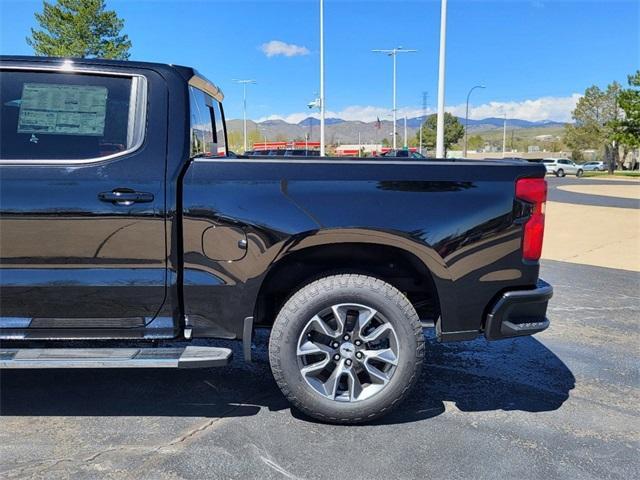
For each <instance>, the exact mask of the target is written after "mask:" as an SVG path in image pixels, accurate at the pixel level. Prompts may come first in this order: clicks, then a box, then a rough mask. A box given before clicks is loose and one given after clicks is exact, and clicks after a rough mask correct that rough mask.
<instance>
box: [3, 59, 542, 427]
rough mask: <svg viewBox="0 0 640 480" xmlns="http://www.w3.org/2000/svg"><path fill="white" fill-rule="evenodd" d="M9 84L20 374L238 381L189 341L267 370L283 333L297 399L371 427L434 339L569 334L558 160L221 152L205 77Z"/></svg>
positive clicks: (66, 76) (46, 75)
mask: <svg viewBox="0 0 640 480" xmlns="http://www.w3.org/2000/svg"><path fill="white" fill-rule="evenodd" d="M0 80H1V81H0V108H1V110H0V112H1V117H0V120H1V121H0V269H1V270H0V272H1V275H0V305H1V306H2V308H1V310H0V340H2V342H3V343H2V347H1V348H0V367H3V368H14V369H20V368H124V367H136V368H188V367H205V368H209V367H218V366H222V365H227V364H228V362H229V361H230V359H231V355H232V350H231V349H229V348H226V347H222V346H213V345H212V343H210V342H209V343H207V346H194V345H193V344H191V343H190V342H192V341H193V340H194V339H202V338H208V339H212V338H213V339H215V338H218V339H226V340H241V341H242V342H243V347H242V351H243V356H244V358H245V360H247V361H250V359H251V344H252V335H253V331H254V328H255V327H264V328H268V329H271V334H270V338H269V362H270V364H271V369H272V372H273V375H274V377H275V380H276V382H277V384H278V386H279V387H280V389H281V390H282V392H283V395H284V396H286V397H287V398H288V399H289V401H290V402H291V403H292V404H293V405H295V406H296V407H297V408H299V409H300V410H302V411H303V412H305V413H306V414H308V415H310V416H312V417H315V418H317V419H320V420H322V421H326V422H335V423H358V422H364V421H369V420H371V419H374V418H376V417H380V416H382V415H385V414H387V413H388V412H389V411H390V410H392V409H393V408H395V407H397V406H398V405H399V404H400V403H401V401H402V400H403V399H404V398H406V397H407V395H408V394H409V392H410V390H411V387H412V385H413V384H414V383H415V382H416V380H417V379H418V378H420V368H421V367H422V364H423V361H424V357H425V348H428V347H427V344H425V339H424V336H423V324H425V325H426V324H427V322H435V331H436V335H437V338H438V339H439V340H440V341H442V342H450V341H461V340H472V339H475V338H476V337H478V336H479V335H483V336H484V337H485V338H486V339H487V340H498V339H503V338H512V337H518V336H522V335H531V334H534V333H536V332H540V331H542V330H544V329H545V328H547V326H548V325H549V320H548V319H547V318H546V310H547V303H548V301H549V299H550V297H551V295H552V287H551V286H550V285H549V284H547V283H545V282H544V281H542V280H540V279H539V276H538V274H539V270H540V265H539V258H540V253H541V249H542V239H543V234H544V204H545V201H546V192H547V189H546V181H545V178H544V174H545V171H544V168H543V167H542V165H539V164H528V163H522V164H521V163H515V162H514V163H511V162H498V161H496V162H490V161H487V162H482V161H478V162H453V161H447V160H435V161H432V162H423V161H412V160H410V159H409V160H407V161H406V162H396V161H385V160H380V159H377V160H376V159H370V160H368V159H360V160H359V161H344V160H340V159H338V158H315V159H307V160H306V161H304V162H300V161H299V159H295V158H289V157H286V156H282V155H281V154H273V155H271V152H270V155H271V156H270V157H269V158H266V157H263V156H258V157H235V158H229V157H224V156H223V157H220V156H219V154H220V152H222V154H223V155H224V153H225V152H226V151H227V136H226V129H225V128H224V122H225V119H224V115H223V109H222V103H221V102H222V101H223V94H222V92H221V91H220V89H219V88H218V87H216V86H215V85H214V84H213V83H212V82H210V81H209V80H207V79H206V78H204V77H202V76H201V75H200V74H198V72H197V71H196V70H194V69H192V68H189V67H181V66H175V65H164V64H154V63H142V62H135V61H110V60H98V59H78V60H73V61H69V60H67V61H65V62H64V63H63V60H62V59H51V58H44V57H6V56H5V57H0ZM168 98H169V99H171V101H170V102H168V101H167V99H168ZM103 145H110V146H111V145H121V147H118V148H117V149H115V150H114V149H113V148H109V149H103V148H102V147H103ZM61 340H73V343H71V344H68V343H66V344H65V343H61V342H60V341H61ZM105 340H117V342H110V343H105ZM461 348H464V346H463V347H461ZM496 361H499V362H505V361H506V360H505V359H504V358H502V357H501V358H499V359H496ZM508 361H511V362H513V361H517V359H516V358H512V359H509V360H508ZM228 372H229V374H230V375H241V374H242V370H240V369H236V370H229V371H228ZM94 380H95V381H96V382H99V381H100V377H99V376H97V375H96V376H95V378H94ZM212 394H213V393H212ZM93 401H96V402H99V401H100V399H98V398H96V399H94V400H93ZM159 401H162V399H159Z"/></svg>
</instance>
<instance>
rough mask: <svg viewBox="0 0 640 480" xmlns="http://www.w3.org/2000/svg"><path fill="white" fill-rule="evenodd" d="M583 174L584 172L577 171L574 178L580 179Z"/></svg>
mask: <svg viewBox="0 0 640 480" xmlns="http://www.w3.org/2000/svg"><path fill="white" fill-rule="evenodd" d="M583 174H584V172H583V171H582V170H578V171H577V172H576V177H581V176H582V175H583Z"/></svg>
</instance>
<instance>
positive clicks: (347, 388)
mask: <svg viewBox="0 0 640 480" xmlns="http://www.w3.org/2000/svg"><path fill="white" fill-rule="evenodd" d="M297 358H298V367H299V369H300V374H301V375H302V377H303V378H304V380H305V381H306V382H307V384H308V385H309V386H310V387H311V388H313V389H314V390H315V391H316V392H317V393H319V394H320V395H322V396H323V397H325V398H328V399H331V400H336V401H340V402H357V401H360V400H365V399H367V398H370V397H371V396H373V395H375V394H376V393H378V392H380V391H381V390H382V389H384V388H385V386H386V385H387V384H388V383H389V381H390V380H391V377H392V376H393V374H394V373H395V371H396V367H397V365H398V359H399V347H398V338H397V336H396V332H395V329H394V328H393V325H391V323H389V322H388V321H387V320H386V319H385V318H384V316H383V315H382V314H380V313H379V312H378V311H377V310H374V309H373V308H371V307H367V306H365V305H358V304H351V303H343V304H339V305H333V306H331V307H330V308H327V309H325V310H323V311H321V312H319V313H317V314H316V315H315V316H314V317H313V318H312V319H311V320H309V322H307V324H306V325H305V327H304V329H303V330H302V333H301V335H300V338H299V339H298V345H297Z"/></svg>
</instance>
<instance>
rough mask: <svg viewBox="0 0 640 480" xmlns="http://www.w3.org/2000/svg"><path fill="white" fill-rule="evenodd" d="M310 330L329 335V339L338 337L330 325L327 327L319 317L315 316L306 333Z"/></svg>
mask: <svg viewBox="0 0 640 480" xmlns="http://www.w3.org/2000/svg"><path fill="white" fill-rule="evenodd" d="M309 330H312V331H316V332H319V333H322V334H324V335H327V336H328V337H335V336H336V332H335V331H333V329H332V328H330V327H329V325H327V323H326V322H325V321H324V320H323V319H322V318H320V316H318V315H315V316H314V317H313V318H312V319H311V320H310V321H309V323H308V324H307V328H306V329H305V331H309ZM339 334H340V333H339V332H338V335H339Z"/></svg>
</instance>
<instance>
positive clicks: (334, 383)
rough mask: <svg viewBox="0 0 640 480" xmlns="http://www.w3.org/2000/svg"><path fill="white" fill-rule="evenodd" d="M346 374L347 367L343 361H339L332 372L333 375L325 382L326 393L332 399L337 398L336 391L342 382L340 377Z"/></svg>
mask: <svg viewBox="0 0 640 480" xmlns="http://www.w3.org/2000/svg"><path fill="white" fill-rule="evenodd" d="M344 374H345V367H344V364H343V363H342V362H338V363H337V365H336V368H335V369H334V370H333V372H331V375H330V376H329V378H328V379H327V381H326V382H325V383H324V390H325V395H326V396H328V397H329V398H330V399H331V400H335V399H336V393H337V391H338V385H339V384H340V379H341V378H342V376H343V375H344Z"/></svg>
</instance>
